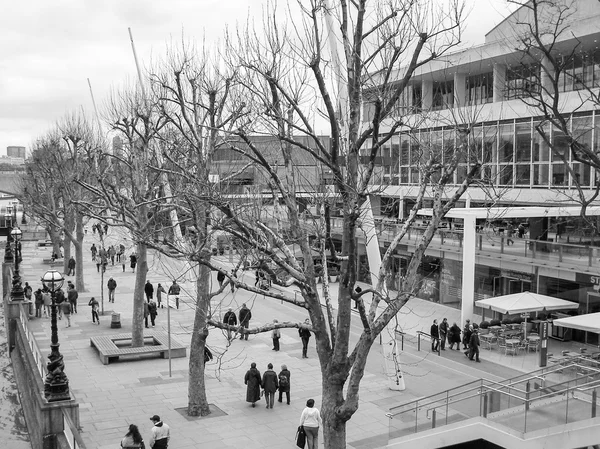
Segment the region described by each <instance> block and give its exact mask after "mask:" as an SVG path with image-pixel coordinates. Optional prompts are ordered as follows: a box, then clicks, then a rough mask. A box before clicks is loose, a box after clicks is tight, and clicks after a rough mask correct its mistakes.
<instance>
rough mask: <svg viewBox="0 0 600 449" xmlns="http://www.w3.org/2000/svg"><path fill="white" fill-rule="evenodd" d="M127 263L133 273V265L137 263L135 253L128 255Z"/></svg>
mask: <svg viewBox="0 0 600 449" xmlns="http://www.w3.org/2000/svg"><path fill="white" fill-rule="evenodd" d="M129 262H130V263H129V265H130V266H131V272H132V273H135V266H136V265H137V256H136V255H135V253H132V254H131V255H130V256H129Z"/></svg>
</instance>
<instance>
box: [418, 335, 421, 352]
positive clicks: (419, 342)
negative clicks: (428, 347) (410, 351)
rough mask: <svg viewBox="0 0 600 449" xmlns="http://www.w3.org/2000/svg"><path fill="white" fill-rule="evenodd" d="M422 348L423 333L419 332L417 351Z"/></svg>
mask: <svg viewBox="0 0 600 449" xmlns="http://www.w3.org/2000/svg"><path fill="white" fill-rule="evenodd" d="M420 350H421V334H420V333H417V351H420Z"/></svg>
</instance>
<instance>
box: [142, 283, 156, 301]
mask: <svg viewBox="0 0 600 449" xmlns="http://www.w3.org/2000/svg"><path fill="white" fill-rule="evenodd" d="M144 293H146V300H147V301H148V302H150V300H151V299H152V298H153V297H154V286H153V285H152V284H151V283H150V281H146V285H144Z"/></svg>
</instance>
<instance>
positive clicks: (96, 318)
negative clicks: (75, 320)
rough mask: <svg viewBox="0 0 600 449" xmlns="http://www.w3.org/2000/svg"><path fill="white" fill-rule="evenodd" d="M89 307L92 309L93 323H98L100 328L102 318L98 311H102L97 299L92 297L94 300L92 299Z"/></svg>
mask: <svg viewBox="0 0 600 449" xmlns="http://www.w3.org/2000/svg"><path fill="white" fill-rule="evenodd" d="M88 306H90V307H91V308H92V323H94V324H96V322H97V323H98V326H100V316H99V315H98V311H99V310H100V304H98V301H96V298H94V297H93V296H92V299H90V301H89V302H88Z"/></svg>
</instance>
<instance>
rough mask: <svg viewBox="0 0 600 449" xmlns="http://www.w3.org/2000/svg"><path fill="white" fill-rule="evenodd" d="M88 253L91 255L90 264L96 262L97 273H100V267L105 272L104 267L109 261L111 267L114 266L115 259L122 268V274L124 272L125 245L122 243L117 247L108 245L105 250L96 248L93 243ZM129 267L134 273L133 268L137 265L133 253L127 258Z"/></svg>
mask: <svg viewBox="0 0 600 449" xmlns="http://www.w3.org/2000/svg"><path fill="white" fill-rule="evenodd" d="M90 252H91V253H92V262H96V268H97V270H98V273H100V267H102V270H103V271H106V267H107V266H108V262H109V261H110V263H111V265H113V266H114V265H115V259H116V262H117V263H121V265H122V267H123V272H125V245H123V244H122V243H121V244H119V245H118V246H115V245H110V246H109V247H108V249H107V248H104V247H102V248H100V249H98V248H97V247H96V244H95V243H92V246H91V248H90ZM129 259H130V266H131V268H132V270H133V271H134V272H135V266H136V265H137V256H136V255H135V253H133V254H131V255H130V256H129Z"/></svg>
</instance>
